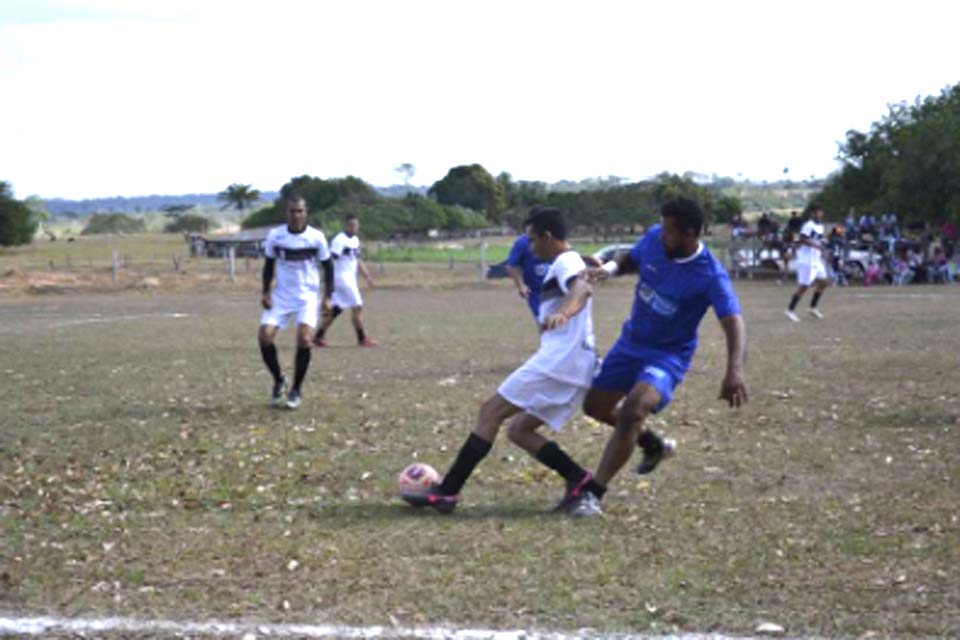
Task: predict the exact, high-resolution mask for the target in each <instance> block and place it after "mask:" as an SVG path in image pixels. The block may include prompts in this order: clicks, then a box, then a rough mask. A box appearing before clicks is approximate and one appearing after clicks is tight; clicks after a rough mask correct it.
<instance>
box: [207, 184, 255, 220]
mask: <svg viewBox="0 0 960 640" xmlns="http://www.w3.org/2000/svg"><path fill="white" fill-rule="evenodd" d="M217 198H218V199H220V200H223V201H224V203H225V204H224V205H223V206H222V207H221V209H230V208H233V209H236V210H237V211H240V212H241V213H242V212H244V211H246V210H247V209H249V208H250V206H251V205H253V204H254V203H255V202H256V201H257V200H259V199H260V192H259V191H258V190H256V189H254V188H253V185H249V184H240V183H239V182H235V183H233V184H231V185H230V186H229V187H227V188H226V189H225V190H223V191H221V192H220V193H218V194H217Z"/></svg>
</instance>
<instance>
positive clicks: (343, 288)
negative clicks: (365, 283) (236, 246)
mask: <svg viewBox="0 0 960 640" xmlns="http://www.w3.org/2000/svg"><path fill="white" fill-rule="evenodd" d="M330 303H331V304H332V305H333V306H335V307H340V308H341V309H352V308H353V307H362V306H363V298H362V297H360V287H358V286H357V285H356V284H354V285H353V286H350V285H349V284H341V283H339V282H338V283H337V284H335V285H334V287H333V295H332V296H330Z"/></svg>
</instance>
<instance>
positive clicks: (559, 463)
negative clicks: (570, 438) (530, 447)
mask: <svg viewBox="0 0 960 640" xmlns="http://www.w3.org/2000/svg"><path fill="white" fill-rule="evenodd" d="M534 457H535V458H536V459H537V460H538V461H539V462H542V463H543V464H545V465H546V466H548V467H550V468H551V469H553V470H554V471H556V472H557V473H559V474H560V476H561V477H562V478H563V479H564V480H566V481H567V484H568V485H570V486H576V485H577V484H579V483H580V481H581V480H583V477H584V476H585V475H587V472H586V471H584V469H583V467H581V466H580V465H578V464H577V463H576V462H574V461H573V459H571V458H570V456H568V455H567V454H566V452H565V451H564V450H563V449H561V448H560V447H559V445H557V443H556V442H553V441H551V442H548V443H546V444H545V445H543V446H542V447H540V450H539V451H537V455H535V456H534Z"/></svg>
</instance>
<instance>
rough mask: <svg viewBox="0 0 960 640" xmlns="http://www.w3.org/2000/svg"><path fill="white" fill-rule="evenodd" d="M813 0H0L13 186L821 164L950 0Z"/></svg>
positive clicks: (0, 168)
mask: <svg viewBox="0 0 960 640" xmlns="http://www.w3.org/2000/svg"><path fill="white" fill-rule="evenodd" d="M953 5H954V3H949V2H940V1H936V2H932V1H928V0H914V1H912V2H910V3H903V2H897V3H894V2H887V1H886V0H881V1H878V2H873V3H861V2H852V1H850V2H845V1H843V0H831V1H829V2H821V1H819V0H806V1H804V2H797V1H794V0H779V1H770V0H768V1H763V2H760V1H757V2H753V1H741V0H725V1H723V2H717V1H692V0H690V1H684V0H672V1H671V0H665V1H662V2H660V1H657V0H649V1H646V2H640V1H636V2H631V1H627V0H624V1H614V0H589V1H587V0H583V1H581V2H570V1H567V0H549V1H539V0H526V1H525V0H509V1H502V0H482V1H480V0H474V1H473V2H465V1H464V2H461V1H458V0H422V1H411V0H407V1H404V0H384V1H379V0H349V1H347V0H338V1H329V2H324V1H319V0H318V1H314V2H307V1H294V0H271V1H270V2H267V1H249V0H234V1H232V2H220V1H213V0H210V1H203V0H140V1H135V0H0V180H3V181H6V182H9V183H11V184H12V185H13V189H14V193H15V194H16V196H17V197H19V198H23V197H26V196H29V195H34V194H36V195H40V196H41V197H44V198H56V197H60V198H93V197H108V196H114V195H124V196H133V195H149V194H167V195H174V194H183V193H214V192H217V191H220V190H222V189H224V188H225V187H226V186H227V185H229V184H231V183H235V182H240V183H244V184H252V185H253V186H254V187H256V188H258V189H260V190H261V191H273V190H277V189H279V188H280V186H281V185H282V184H284V183H285V182H287V181H288V180H289V179H290V178H291V177H293V176H299V175H303V174H310V175H314V176H320V177H324V178H331V177H340V176H345V175H355V176H359V177H361V178H363V179H364V180H367V181H368V182H370V183H372V184H376V185H389V184H395V183H400V182H401V178H400V177H399V176H398V174H397V173H395V171H394V169H395V168H396V167H397V166H398V165H400V164H401V163H410V164H412V165H414V167H416V174H415V175H414V177H413V179H412V183H413V184H424V185H429V184H432V183H433V182H434V181H436V180H439V179H440V178H442V177H443V176H444V174H445V173H446V172H447V170H448V169H449V168H451V167H453V166H456V165H459V164H470V163H475V162H476V163H480V164H482V165H483V166H484V167H486V168H487V170H489V171H490V172H491V173H493V174H495V175H496V174H498V173H500V172H501V171H506V172H508V173H510V174H511V175H512V176H513V178H514V179H516V180H544V181H549V182H553V181H556V180H561V179H570V180H580V179H583V178H588V177H595V176H608V175H616V176H622V177H625V178H629V179H631V180H639V179H642V178H645V177H649V176H652V175H655V174H657V173H659V172H661V171H671V172H676V173H683V172H685V171H695V172H699V173H705V174H714V173H715V174H717V175H720V176H731V177H738V178H742V179H751V180H757V181H760V180H777V179H780V178H782V177H784V175H785V174H784V169H785V168H788V169H789V173H788V174H786V176H787V177H789V178H792V179H795V180H796V179H804V178H808V177H810V176H816V177H823V176H826V175H827V174H829V173H830V172H831V171H833V170H835V169H836V168H837V166H838V164H837V160H836V156H837V151H838V143H839V142H841V141H842V140H843V139H844V136H845V132H846V131H847V130H849V129H858V130H868V129H869V127H870V125H871V124H872V123H873V122H875V121H877V120H879V119H880V118H882V117H883V116H884V115H885V114H886V113H887V110H888V109H887V105H889V104H894V103H899V102H904V101H906V102H913V101H914V100H915V99H916V98H917V97H918V96H920V97H925V96H929V95H937V94H939V93H940V92H941V91H942V90H943V89H945V88H946V87H948V86H951V85H954V84H956V83H957V82H960V64H958V61H960V55H958V54H957V48H956V40H955V28H956V24H957V23H958V18H960V5H958V8H953Z"/></svg>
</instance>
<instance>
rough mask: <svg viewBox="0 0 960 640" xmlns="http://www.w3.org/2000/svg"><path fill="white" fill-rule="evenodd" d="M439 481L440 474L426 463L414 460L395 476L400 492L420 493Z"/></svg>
mask: <svg viewBox="0 0 960 640" xmlns="http://www.w3.org/2000/svg"><path fill="white" fill-rule="evenodd" d="M439 482H440V474H439V473H437V470H436V469H434V468H433V467H431V466H430V465H428V464H424V463H422V462H414V463H413V464H410V465H407V468H406V469H404V470H403V471H401V472H400V475H398V476H397V489H398V490H399V491H400V493H420V492H423V491H426V490H427V489H429V488H430V487H431V486H432V485H433V484H437V483H439Z"/></svg>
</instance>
